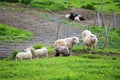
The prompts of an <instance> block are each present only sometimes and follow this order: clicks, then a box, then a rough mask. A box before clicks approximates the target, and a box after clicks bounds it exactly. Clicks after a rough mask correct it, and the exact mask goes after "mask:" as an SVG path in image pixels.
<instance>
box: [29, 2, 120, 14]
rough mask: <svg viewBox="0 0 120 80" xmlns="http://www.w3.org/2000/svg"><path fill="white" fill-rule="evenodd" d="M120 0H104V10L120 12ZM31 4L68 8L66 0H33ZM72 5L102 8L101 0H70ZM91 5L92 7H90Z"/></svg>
mask: <svg viewBox="0 0 120 80" xmlns="http://www.w3.org/2000/svg"><path fill="white" fill-rule="evenodd" d="M119 4H120V1H119V0H103V5H104V11H105V12H113V11H116V12H117V13H119V14H120V6H119ZM30 5H31V6H33V7H37V8H42V9H45V8H48V9H50V10H53V11H59V10H65V9H68V2H67V1H65V0H47V1H45V0H33V1H31V3H30ZM70 6H71V7H75V8H81V7H82V8H87V9H92V10H94V9H99V10H101V3H100V0H94V2H93V1H91V0H70ZM89 7H90V8H89Z"/></svg>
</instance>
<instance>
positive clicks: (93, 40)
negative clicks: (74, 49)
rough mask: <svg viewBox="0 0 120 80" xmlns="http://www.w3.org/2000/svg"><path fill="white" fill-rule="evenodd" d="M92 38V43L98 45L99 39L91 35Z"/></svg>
mask: <svg viewBox="0 0 120 80" xmlns="http://www.w3.org/2000/svg"><path fill="white" fill-rule="evenodd" d="M90 38H91V42H92V43H98V39H97V36H96V35H90Z"/></svg>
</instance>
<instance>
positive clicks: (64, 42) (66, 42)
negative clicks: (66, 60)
mask: <svg viewBox="0 0 120 80" xmlns="http://www.w3.org/2000/svg"><path fill="white" fill-rule="evenodd" d="M79 43H80V42H79V38H78V37H69V38H64V39H58V40H56V41H55V43H54V47H57V46H65V47H67V48H68V49H69V51H70V53H71V49H72V48H73V45H74V44H79ZM71 54H72V53H71Z"/></svg>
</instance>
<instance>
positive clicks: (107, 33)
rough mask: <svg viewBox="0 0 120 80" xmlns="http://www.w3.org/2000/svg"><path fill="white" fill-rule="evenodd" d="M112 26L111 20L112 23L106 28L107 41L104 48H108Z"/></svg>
mask: <svg viewBox="0 0 120 80" xmlns="http://www.w3.org/2000/svg"><path fill="white" fill-rule="evenodd" d="M111 26H112V22H111V21H110V25H109V26H108V27H106V29H105V41H104V48H106V47H107V46H108V37H109V32H110V29H111Z"/></svg>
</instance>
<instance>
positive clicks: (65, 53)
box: [55, 46, 70, 56]
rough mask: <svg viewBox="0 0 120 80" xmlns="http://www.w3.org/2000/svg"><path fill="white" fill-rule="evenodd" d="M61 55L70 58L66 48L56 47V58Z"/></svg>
mask: <svg viewBox="0 0 120 80" xmlns="http://www.w3.org/2000/svg"><path fill="white" fill-rule="evenodd" d="M60 54H62V55H63V56H69V55H70V53H69V49H68V48H67V47H64V46H57V47H55V56H59V55H60Z"/></svg>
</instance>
